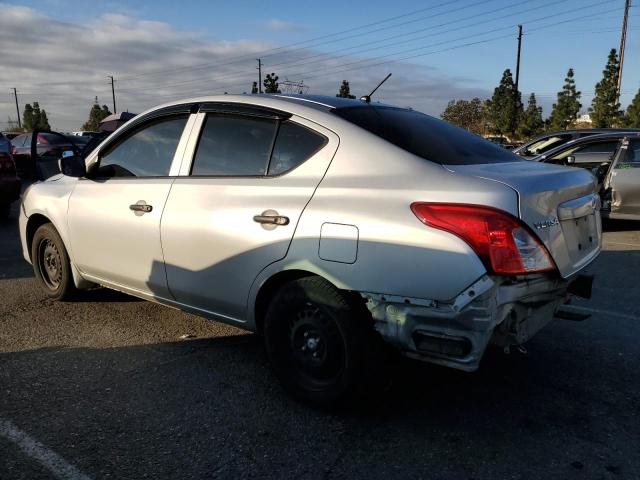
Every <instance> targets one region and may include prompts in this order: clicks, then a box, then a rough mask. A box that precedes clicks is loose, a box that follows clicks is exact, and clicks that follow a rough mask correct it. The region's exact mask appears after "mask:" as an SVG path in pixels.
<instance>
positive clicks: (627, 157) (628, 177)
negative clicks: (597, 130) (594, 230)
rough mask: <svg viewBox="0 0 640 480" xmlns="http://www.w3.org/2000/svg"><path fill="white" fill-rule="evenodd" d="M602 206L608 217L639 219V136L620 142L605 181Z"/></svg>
mask: <svg viewBox="0 0 640 480" xmlns="http://www.w3.org/2000/svg"><path fill="white" fill-rule="evenodd" d="M603 206H604V210H605V212H607V210H608V215H609V217H610V218H620V219H630V220H634V219H635V220H640V138H634V139H629V138H625V139H624V141H623V142H622V146H621V147H620V149H619V151H618V153H617V154H616V157H615V159H614V161H613V163H612V165H611V169H610V170H609V173H608V176H607V179H606V181H605V185H604V202H603ZM607 207H608V208H607Z"/></svg>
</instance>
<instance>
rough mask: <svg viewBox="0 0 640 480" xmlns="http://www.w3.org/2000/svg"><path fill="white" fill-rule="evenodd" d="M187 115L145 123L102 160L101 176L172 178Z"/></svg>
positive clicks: (103, 156) (99, 173) (99, 175)
mask: <svg viewBox="0 0 640 480" xmlns="http://www.w3.org/2000/svg"><path fill="white" fill-rule="evenodd" d="M186 123H187V116H186V115H184V116H179V117H170V118H163V119H160V120H156V121H154V122H152V123H148V124H145V125H144V126H142V127H141V128H138V129H137V130H135V131H134V133H133V134H130V135H128V136H127V137H126V138H125V139H124V140H123V141H121V142H119V143H117V144H116V145H115V147H112V148H111V149H110V150H109V151H108V152H107V153H106V154H104V155H102V156H101V158H100V166H99V169H98V173H97V176H98V177H164V176H167V175H169V169H170V168H171V162H172V161H173V155H174V154H175V152H176V148H177V147H178V142H179V141H180V137H181V136H182V131H183V130H184V126H185V125H186Z"/></svg>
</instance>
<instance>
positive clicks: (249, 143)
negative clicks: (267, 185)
mask: <svg viewBox="0 0 640 480" xmlns="http://www.w3.org/2000/svg"><path fill="white" fill-rule="evenodd" d="M276 128H277V123H276V122H275V121H274V120H268V119H263V118H257V117H241V116H228V115H219V114H209V115H207V118H206V120H205V124H204V127H203V129H202V133H201V135H200V140H199V142H198V147H197V149H196V154H195V158H194V160H193V166H192V168H191V175H205V176H207V175H210V176H264V175H266V172H267V166H268V164H269V156H270V154H271V148H272V146H273V141H274V137H275V134H276Z"/></svg>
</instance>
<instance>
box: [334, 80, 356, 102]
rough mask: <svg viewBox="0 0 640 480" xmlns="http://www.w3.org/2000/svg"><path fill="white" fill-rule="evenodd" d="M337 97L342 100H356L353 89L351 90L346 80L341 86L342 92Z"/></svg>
mask: <svg viewBox="0 0 640 480" xmlns="http://www.w3.org/2000/svg"><path fill="white" fill-rule="evenodd" d="M336 97H340V98H356V96H355V95H351V89H350V88H349V82H347V81H346V80H342V84H341V85H340V90H339V91H338V93H337V94H336Z"/></svg>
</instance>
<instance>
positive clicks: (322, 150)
mask: <svg viewBox="0 0 640 480" xmlns="http://www.w3.org/2000/svg"><path fill="white" fill-rule="evenodd" d="M198 115H199V123H200V125H201V130H200V136H199V138H194V141H193V144H192V145H191V149H192V151H193V154H192V155H191V157H192V159H193V160H192V163H190V162H188V161H187V160H186V158H185V161H184V162H183V171H182V172H181V175H182V176H180V177H179V178H178V179H176V181H175V182H174V184H173V186H172V189H171V193H170V194H169V198H168V200H167V205H166V207H165V211H164V214H163V218H162V247H163V251H164V256H165V262H166V271H167V279H168V285H169V289H170V291H171V293H172V294H173V296H174V297H175V299H176V300H177V301H178V302H181V303H183V304H185V305H188V306H191V307H195V308H198V309H200V310H204V311H207V312H212V313H215V314H217V315H219V316H223V317H226V318H230V319H236V320H241V319H242V318H244V316H245V313H246V304H247V297H248V293H249V289H250V287H251V284H252V283H253V281H254V279H255V278H256V276H257V275H258V273H259V272H260V271H261V270H262V269H263V268H265V267H266V266H267V265H269V264H271V263H273V262H275V261H277V260H279V259H281V258H283V257H284V256H285V255H286V253H287V249H288V247H289V244H290V242H291V239H292V237H293V233H294V230H295V228H296V225H297V223H298V219H299V217H300V215H301V213H302V211H303V209H304V208H305V206H306V204H307V203H308V202H309V200H310V199H311V197H312V195H313V192H314V191H315V189H316V187H317V186H318V184H319V183H320V180H321V179H322V177H323V175H324V173H325V172H326V170H327V168H328V166H329V163H330V162H331V159H332V158H333V154H334V153H335V151H336V148H337V146H338V138H337V136H336V135H335V134H333V133H332V132H330V131H328V130H326V129H324V128H322V127H320V126H318V125H316V124H313V123H311V122H309V121H307V120H304V119H302V118H288V117H287V116H278V115H277V114H274V113H273V112H269V111H265V112H261V111H260V110H254V111H252V112H250V113H247V112H236V113H234V112H228V111H226V112H225V111H218V110H217V108H216V107H215V106H213V107H210V108H208V109H206V111H203V112H201V113H199V114H198ZM195 128H197V127H195ZM192 137H194V136H193V135H192ZM188 150H189V149H188Z"/></svg>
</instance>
